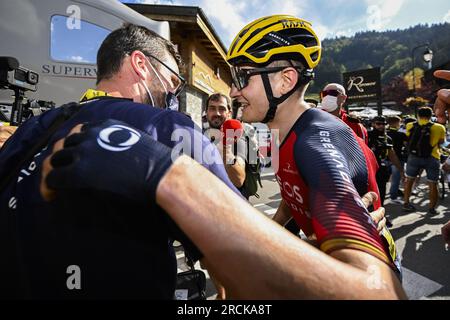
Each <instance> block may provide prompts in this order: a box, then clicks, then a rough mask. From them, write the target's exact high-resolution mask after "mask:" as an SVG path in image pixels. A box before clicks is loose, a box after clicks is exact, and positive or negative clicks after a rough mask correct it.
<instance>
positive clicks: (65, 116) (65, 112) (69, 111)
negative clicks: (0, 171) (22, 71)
mask: <svg viewBox="0 0 450 320" xmlns="http://www.w3.org/2000/svg"><path fill="white" fill-rule="evenodd" d="M60 108H61V109H62V112H61V113H60V114H59V115H58V116H57V117H56V118H55V119H54V120H53V121H52V123H51V124H50V125H49V127H48V129H47V130H46V131H45V133H44V134H43V135H42V136H41V137H40V139H39V140H38V141H37V142H36V143H35V144H34V146H33V147H31V148H30V149H29V150H28V152H27V153H26V154H25V156H24V157H23V158H22V160H21V161H19V162H18V163H17V165H16V166H15V167H14V168H13V169H12V170H11V171H10V173H9V174H8V175H7V176H6V178H5V179H2V181H1V182H0V193H1V192H3V191H4V190H5V189H6V187H7V186H8V185H9V184H10V183H11V181H12V180H13V179H14V178H15V177H17V175H18V174H19V172H20V170H21V169H22V167H23V166H24V165H25V164H26V163H28V162H29V161H30V160H31V159H32V158H33V157H34V156H35V155H36V153H38V152H39V151H41V150H42V148H44V147H45V146H46V145H47V144H48V141H49V140H50V138H51V137H52V135H53V134H54V133H55V132H56V130H58V129H59V128H60V126H61V125H62V124H63V123H64V122H66V121H67V120H69V119H70V118H72V117H73V116H74V115H75V114H77V113H78V111H79V110H80V108H81V105H80V104H78V103H76V102H70V103H67V104H65V105H62V106H61V107H60Z"/></svg>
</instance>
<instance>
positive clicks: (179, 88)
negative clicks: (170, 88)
mask: <svg viewBox="0 0 450 320" xmlns="http://www.w3.org/2000/svg"><path fill="white" fill-rule="evenodd" d="M143 53H144V54H145V55H146V56H149V57H151V58H153V59H155V60H156V61H158V62H159V63H161V64H162V65H163V66H164V67H166V68H167V69H168V70H169V71H170V72H172V73H173V74H174V75H175V76H176V77H177V78H178V80H179V81H180V82H179V83H178V85H177V86H176V88H175V92H174V93H173V94H174V95H175V96H176V97H178V95H179V94H180V93H181V91H183V89H184V87H185V86H186V80H185V79H184V78H183V77H182V76H180V75H179V74H178V73H177V72H175V71H173V70H172V69H171V68H170V67H169V66H168V65H167V64H165V63H164V62H162V61H161V60H159V59H158V58H157V57H155V56H154V55H152V54H149V53H146V52H143Z"/></svg>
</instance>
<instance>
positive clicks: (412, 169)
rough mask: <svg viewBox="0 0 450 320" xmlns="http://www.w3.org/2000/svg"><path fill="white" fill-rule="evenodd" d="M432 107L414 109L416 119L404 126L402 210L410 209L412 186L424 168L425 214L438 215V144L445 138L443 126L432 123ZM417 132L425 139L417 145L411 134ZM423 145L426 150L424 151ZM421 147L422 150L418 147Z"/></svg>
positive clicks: (414, 134)
mask: <svg viewBox="0 0 450 320" xmlns="http://www.w3.org/2000/svg"><path fill="white" fill-rule="evenodd" d="M432 115H433V110H432V109H431V108H429V107H422V108H420V109H419V111H418V116H419V119H418V121H417V123H416V122H414V123H408V124H407V126H406V136H407V137H408V138H409V142H408V151H409V154H408V162H407V163H406V177H407V179H406V183H405V191H404V194H405V195H404V204H403V211H405V212H414V211H416V208H415V207H414V206H413V205H412V204H411V203H409V198H410V196H411V190H412V185H413V183H414V180H415V178H416V177H417V175H418V174H419V172H420V171H421V170H422V169H424V170H425V171H426V173H427V179H428V187H429V188H430V205H429V209H428V214H429V215H431V216H434V215H437V214H439V212H437V211H436V205H437V201H438V187H437V185H438V180H439V170H440V158H441V149H440V145H441V144H442V143H444V141H445V127H444V126H443V125H441V124H439V123H432V122H431V117H432ZM420 132H424V135H423V137H424V138H426V141H425V142H424V144H423V146H424V148H421V147H420V145H422V144H421V142H420V141H419V140H421V139H420V138H419V139H415V138H414V137H415V136H416V135H417V136H418V137H420ZM425 147H426V149H427V150H424V149H425ZM422 149H423V150H422Z"/></svg>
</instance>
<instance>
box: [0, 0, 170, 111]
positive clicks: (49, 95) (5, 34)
mask: <svg viewBox="0 0 450 320" xmlns="http://www.w3.org/2000/svg"><path fill="white" fill-rule="evenodd" d="M126 22H128V23H133V24H138V25H143V26H145V27H147V28H149V29H151V30H153V31H155V32H156V33H158V34H160V35H161V36H163V37H164V38H166V39H170V29H169V23H168V22H157V21H153V20H150V19H148V18H146V17H144V16H142V15H141V14H139V13H137V12H135V11H133V10H132V9H130V8H128V7H127V6H125V5H123V4H122V3H120V2H119V1H117V0H16V1H0V39H1V45H0V56H12V57H15V58H17V59H18V60H19V63H20V65H21V66H22V67H24V68H27V69H30V70H33V71H35V72H37V73H38V74H39V83H38V85H37V87H38V89H37V91H36V92H32V91H27V92H26V94H25V95H26V97H27V98H29V99H36V100H45V101H53V102H54V103H55V104H56V106H59V105H61V104H63V103H66V102H69V101H77V100H78V99H79V98H80V96H81V95H82V94H83V92H84V91H85V90H86V89H88V88H90V87H94V86H95V79H96V74H97V67H96V54H97V50H98V48H99V47H100V44H101V43H102V41H103V39H104V38H105V37H106V36H107V35H108V34H109V33H110V32H111V31H112V30H115V29H117V28H119V27H120V26H122V25H123V24H124V23H126ZM12 94H13V91H10V90H0V104H11V103H12V102H13V100H14V99H13V98H12Z"/></svg>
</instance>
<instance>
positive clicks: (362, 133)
mask: <svg viewBox="0 0 450 320" xmlns="http://www.w3.org/2000/svg"><path fill="white" fill-rule="evenodd" d="M320 98H321V102H320V104H319V106H318V108H319V109H322V110H325V111H327V112H329V113H331V114H332V115H334V116H336V117H338V118H339V119H341V120H342V121H344V122H345V123H346V124H347V125H348V126H349V127H350V128H352V129H353V131H355V133H356V135H357V136H358V137H360V138H361V139H363V140H364V142H365V143H366V144H368V142H369V141H368V135H367V129H366V128H365V127H364V125H363V124H362V123H361V122H360V121H359V120H358V118H355V117H351V116H349V115H348V113H347V112H346V111H345V109H344V104H345V102H346V101H347V95H346V93H345V88H344V87H343V86H342V85H340V84H339V83H329V84H327V85H326V86H325V87H324V88H323V90H322V91H321V92H320Z"/></svg>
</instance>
